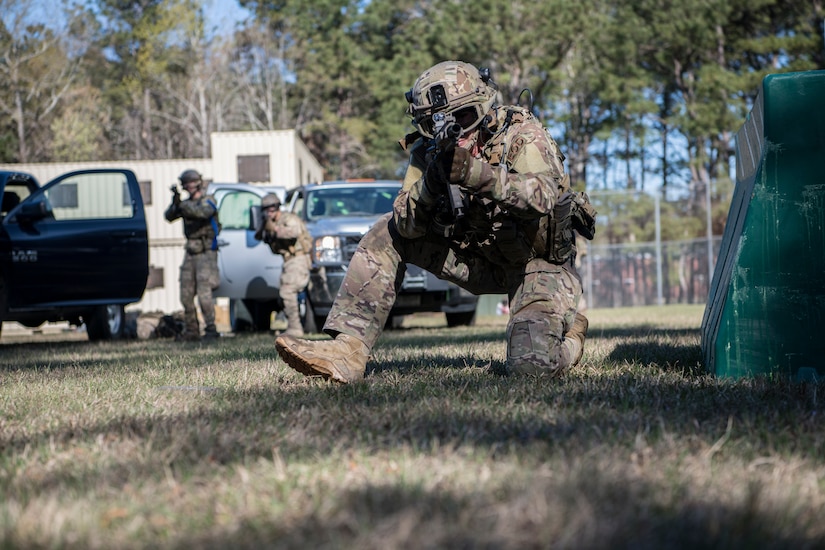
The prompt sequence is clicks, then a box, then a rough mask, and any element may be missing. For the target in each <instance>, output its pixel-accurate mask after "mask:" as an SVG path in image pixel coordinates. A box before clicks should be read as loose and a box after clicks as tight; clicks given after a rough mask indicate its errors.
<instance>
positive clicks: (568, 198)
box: [547, 191, 596, 265]
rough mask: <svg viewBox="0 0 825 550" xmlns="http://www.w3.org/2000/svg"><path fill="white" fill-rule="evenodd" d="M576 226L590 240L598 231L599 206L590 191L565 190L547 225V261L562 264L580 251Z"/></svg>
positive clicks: (578, 231)
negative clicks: (575, 233) (592, 199)
mask: <svg viewBox="0 0 825 550" xmlns="http://www.w3.org/2000/svg"><path fill="white" fill-rule="evenodd" d="M574 230H575V231H576V232H577V233H579V234H580V235H581V236H582V237H584V238H585V239H587V240H592V239H593V237H594V236H595V234H596V209H595V208H593V205H592V204H590V198H589V197H588V196H587V194H586V193H571V192H569V191H567V192H564V193H562V195H561V196H560V197H559V200H558V201H557V202H556V205H555V206H554V207H553V217H552V219H551V220H550V223H549V224H548V226H547V261H549V262H550V263H553V264H556V265H562V264H564V263H565V262H567V261H568V260H570V259H571V258H573V257H575V254H576V236H575V235H574V233H573V232H574Z"/></svg>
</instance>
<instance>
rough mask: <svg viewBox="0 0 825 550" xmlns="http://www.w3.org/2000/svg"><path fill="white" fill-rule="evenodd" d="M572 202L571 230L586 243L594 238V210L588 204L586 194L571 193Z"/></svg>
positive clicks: (588, 199) (588, 198) (588, 200)
mask: <svg viewBox="0 0 825 550" xmlns="http://www.w3.org/2000/svg"><path fill="white" fill-rule="evenodd" d="M572 201H573V208H572V211H571V215H572V218H573V229H575V230H576V231H578V233H579V235H581V236H582V237H584V238H585V239H587V240H588V241H592V240H593V237H595V236H596V209H595V208H593V205H592V204H591V203H590V197H588V196H587V193H573V194H572Z"/></svg>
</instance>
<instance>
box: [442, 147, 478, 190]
mask: <svg viewBox="0 0 825 550" xmlns="http://www.w3.org/2000/svg"><path fill="white" fill-rule="evenodd" d="M474 160H475V159H473V157H472V156H471V155H470V152H469V151H468V150H467V149H463V148H461V147H456V148H454V149H453V154H452V156H451V158H450V159H449V161H450V165H449V174H450V183H457V184H458V185H460V186H462V187H465V186H466V185H467V176H469V175H470V167H471V166H472V163H473V162H474ZM445 161H446V159H445Z"/></svg>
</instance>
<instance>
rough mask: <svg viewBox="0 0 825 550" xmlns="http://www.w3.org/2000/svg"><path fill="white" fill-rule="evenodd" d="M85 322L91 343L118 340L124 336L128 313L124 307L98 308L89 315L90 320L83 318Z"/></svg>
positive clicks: (109, 306) (113, 305)
mask: <svg viewBox="0 0 825 550" xmlns="http://www.w3.org/2000/svg"><path fill="white" fill-rule="evenodd" d="M83 322H84V323H85V324H86V333H87V334H88V335H89V340H90V341H92V342H97V341H100V340H117V339H118V338H121V337H122V336H123V329H124V328H125V326H126V312H125V310H124V309H123V306H122V305H115V304H112V305H108V306H98V307H96V308H94V309H93V310H92V312H91V314H90V315H88V319H87V318H86V317H84V318H83Z"/></svg>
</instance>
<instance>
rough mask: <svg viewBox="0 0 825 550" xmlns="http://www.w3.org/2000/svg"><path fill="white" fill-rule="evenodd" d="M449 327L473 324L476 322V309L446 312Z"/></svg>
mask: <svg viewBox="0 0 825 550" xmlns="http://www.w3.org/2000/svg"><path fill="white" fill-rule="evenodd" d="M445 315H446V316H447V326H448V327H460V326H468V327H470V326H473V325H474V324H476V310H475V309H474V310H473V311H462V312H459V313H445Z"/></svg>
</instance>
